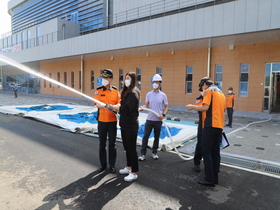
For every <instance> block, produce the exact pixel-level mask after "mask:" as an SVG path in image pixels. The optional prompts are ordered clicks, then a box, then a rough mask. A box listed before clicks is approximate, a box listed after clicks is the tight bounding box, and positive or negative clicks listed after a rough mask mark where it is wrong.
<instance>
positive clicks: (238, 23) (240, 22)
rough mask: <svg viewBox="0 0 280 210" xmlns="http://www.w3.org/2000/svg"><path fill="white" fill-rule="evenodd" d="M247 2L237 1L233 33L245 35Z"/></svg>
mask: <svg viewBox="0 0 280 210" xmlns="http://www.w3.org/2000/svg"><path fill="white" fill-rule="evenodd" d="M245 13H246V1H244V0H243V1H236V2H235V9H234V14H235V15H234V28H233V33H243V32H244V29H245Z"/></svg>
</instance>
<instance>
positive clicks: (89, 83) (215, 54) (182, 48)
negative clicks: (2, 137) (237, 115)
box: [0, 0, 280, 112]
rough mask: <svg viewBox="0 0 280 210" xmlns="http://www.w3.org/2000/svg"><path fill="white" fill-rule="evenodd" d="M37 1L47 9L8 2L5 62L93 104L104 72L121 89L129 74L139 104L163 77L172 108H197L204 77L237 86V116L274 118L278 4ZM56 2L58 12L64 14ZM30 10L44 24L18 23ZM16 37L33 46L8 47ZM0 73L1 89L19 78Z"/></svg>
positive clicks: (47, 90) (44, 87)
mask: <svg viewBox="0 0 280 210" xmlns="http://www.w3.org/2000/svg"><path fill="white" fill-rule="evenodd" d="M39 2H40V5H44V2H45V3H46V4H45V5H44V7H41V6H40V5H39V3H38V1H34V0H28V1H20V0H11V1H9V3H8V10H9V12H10V14H11V15H12V21H13V23H12V33H11V34H8V35H4V36H2V39H1V45H0V48H1V51H0V53H1V55H2V56H4V57H8V58H10V59H13V60H15V61H17V62H19V63H23V64H25V65H27V66H30V67H31V68H33V69H35V70H36V71H37V72H41V73H42V74H43V75H45V76H47V77H50V78H52V79H55V80H57V81H59V82H61V83H63V84H64V85H67V86H70V87H72V88H74V89H76V90H79V91H81V92H83V93H84V94H87V95H89V96H93V95H94V92H95V89H96V88H97V87H98V85H99V76H100V70H101V69H104V68H110V69H112V70H113V71H114V85H115V86H117V87H119V88H120V89H121V88H122V86H123V79H124V75H125V74H126V73H127V72H129V71H135V72H136V73H137V75H138V77H137V80H138V87H139V88H140V89H141V93H142V97H141V98H142V99H141V101H142V102H144V100H145V95H146V93H147V92H148V91H149V90H150V89H151V77H152V76H153V75H154V74H155V73H159V74H161V75H162V77H163V91H164V92H165V93H166V94H167V96H168V99H169V104H171V106H172V105H174V106H185V105H186V104H189V103H193V102H194V100H195V98H196V97H197V96H198V95H199V92H198V82H199V81H200V79H201V78H202V77H204V76H209V77H211V78H212V79H213V80H214V81H215V82H217V83H218V85H219V87H220V88H221V89H222V91H223V92H224V93H225V94H226V93H227V90H228V88H229V87H233V90H234V91H233V92H234V93H235V94H236V96H237V101H236V109H237V110H242V111H254V112H277V111H280V96H279V95H280V93H279V92H280V90H279V89H280V83H279V81H280V21H279V20H280V13H279V12H278V11H280V1H279V0H178V1H174V0H165V1H159V0H145V1H136V0H113V1H109V0H107V1H105V0H104V1H94V0H87V1H82V0H76V1H62V0H61V1H39ZM54 2H56V3H54ZM47 3H48V5H49V3H50V4H51V5H52V6H53V13H52V14H51V15H53V14H57V15H53V16H54V17H53V18H49V19H48V18H46V16H44V15H43V14H47V13H48V14H50V11H49V10H47V8H49V7H47ZM58 4H60V6H61V8H64V9H61V10H59V11H61V14H60V16H59V15H58V14H59V11H58V8H60V7H58ZM51 5H49V6H51ZM85 5H91V6H88V7H86V6H85ZM94 5H95V6H96V7H95V6H94ZM97 5H99V6H97ZM101 5H102V6H101ZM35 7H36V8H37V10H38V12H39V13H41V14H42V17H40V18H41V19H43V18H45V19H46V21H40V20H41V19H40V18H38V15H34V17H33V19H32V18H30V19H32V21H33V22H32V21H31V20H28V21H27V19H28V18H26V19H24V18H23V17H25V16H27V17H32V14H30V13H29V12H28V11H29V10H30V8H33V10H34V8H35ZM42 8H46V12H43V11H44V10H42ZM99 9H101V10H99ZM96 10H99V12H100V13H98V14H96V13H94V11H96ZM85 11H87V12H88V13H87V12H85ZM63 13H67V14H68V15H62V14H63ZM19 14H20V15H21V18H18V16H19ZM36 14H37V13H36ZM85 14H88V16H87V15H85ZM95 15H99V16H98V18H99V19H98V20H99V23H98V24H97V22H95V23H96V24H93V23H92V24H93V25H91V26H94V28H87V26H88V25H85V22H83V18H82V17H84V18H87V17H89V18H91V17H94V16H95ZM39 16H40V15H39ZM76 17H77V18H76ZM35 18H38V19H36V20H35ZM36 21H37V22H36ZM88 21H89V22H91V19H89V20H88ZM31 22H32V24H33V25H30V27H27V26H28V24H30V23H31ZM101 23H102V24H101ZM38 28H39V29H38ZM85 28H87V29H85ZM28 31H29V32H28ZM36 31H40V33H39V34H36ZM22 33H24V35H25V36H26V37H29V39H18V42H15V41H11V40H15V39H16V38H15V37H16V36H17V34H22ZM28 33H30V34H29V35H28ZM18 36H19V37H21V35H18ZM22 42H23V43H24V44H23V45H22ZM19 45H20V46H19ZM15 46H17V47H15ZM0 66H1V67H0V68H1V69H0V70H1V73H2V86H3V90H8V89H7V88H5V87H6V86H5V84H7V82H8V81H7V77H9V78H15V76H17V75H20V74H24V73H23V72H22V71H20V70H18V69H16V68H15V67H13V66H9V65H6V64H5V62H0ZM13 75H15V76H13ZM10 80H11V79H9V81H10ZM39 87H40V91H37V92H40V93H42V94H55V95H67V96H77V94H75V93H72V92H71V91H69V90H67V89H65V88H62V87H60V86H59V85H54V84H52V83H50V82H48V81H47V80H43V79H40V85H39ZM77 97H79V96H77Z"/></svg>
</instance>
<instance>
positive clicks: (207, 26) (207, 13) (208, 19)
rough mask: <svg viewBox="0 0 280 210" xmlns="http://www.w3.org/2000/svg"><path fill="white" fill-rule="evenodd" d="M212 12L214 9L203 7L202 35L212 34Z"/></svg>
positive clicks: (209, 35)
mask: <svg viewBox="0 0 280 210" xmlns="http://www.w3.org/2000/svg"><path fill="white" fill-rule="evenodd" d="M213 14H214V9H213V7H211V9H210V8H209V9H204V15H203V26H204V27H203V36H204V37H211V36H212V34H213Z"/></svg>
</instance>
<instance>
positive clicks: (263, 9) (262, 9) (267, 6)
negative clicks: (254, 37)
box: [258, 1, 280, 30]
mask: <svg viewBox="0 0 280 210" xmlns="http://www.w3.org/2000/svg"><path fill="white" fill-rule="evenodd" d="M278 2H279V3H280V1H278ZM271 6H272V5H271V2H267V1H259V11H258V30H267V29H269V28H270V18H271V15H267V14H268V13H271V11H272V8H271ZM279 10H280V8H279ZM279 10H278V11H277V13H278V14H279ZM278 22H280V20H279V21H278Z"/></svg>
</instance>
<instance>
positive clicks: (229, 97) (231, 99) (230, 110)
mask: <svg viewBox="0 0 280 210" xmlns="http://www.w3.org/2000/svg"><path fill="white" fill-rule="evenodd" d="M232 91H233V88H232V87H229V88H228V94H227V98H226V99H227V115H228V124H226V126H228V127H230V128H231V127H232V115H233V110H234V105H235V100H236V98H235V94H234V93H233V92H232Z"/></svg>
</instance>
